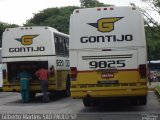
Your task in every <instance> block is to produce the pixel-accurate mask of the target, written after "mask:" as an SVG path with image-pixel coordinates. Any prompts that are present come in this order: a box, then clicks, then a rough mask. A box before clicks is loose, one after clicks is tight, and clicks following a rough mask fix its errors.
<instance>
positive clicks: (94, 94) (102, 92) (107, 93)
mask: <svg viewBox="0 0 160 120" xmlns="http://www.w3.org/2000/svg"><path fill="white" fill-rule="evenodd" d="M147 90H148V89H147V86H144V87H137V86H136V87H118V88H115V87H112V88H108V87H106V88H71V97H72V98H77V99H80V98H86V97H91V98H103V97H105V98H106V97H131V96H147Z"/></svg>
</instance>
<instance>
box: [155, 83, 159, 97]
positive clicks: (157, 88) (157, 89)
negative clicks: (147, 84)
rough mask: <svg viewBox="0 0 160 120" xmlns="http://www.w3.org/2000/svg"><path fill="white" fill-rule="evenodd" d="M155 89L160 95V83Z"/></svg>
mask: <svg viewBox="0 0 160 120" xmlns="http://www.w3.org/2000/svg"><path fill="white" fill-rule="evenodd" d="M155 91H156V92H157V93H158V94H159V95H160V85H157V86H156V87H155Z"/></svg>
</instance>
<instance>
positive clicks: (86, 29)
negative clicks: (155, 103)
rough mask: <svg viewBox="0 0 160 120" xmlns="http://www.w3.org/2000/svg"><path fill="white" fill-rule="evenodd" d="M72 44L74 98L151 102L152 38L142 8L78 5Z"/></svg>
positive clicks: (87, 103)
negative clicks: (148, 43)
mask: <svg viewBox="0 0 160 120" xmlns="http://www.w3.org/2000/svg"><path fill="white" fill-rule="evenodd" d="M69 49H70V63H71V64H70V69H71V96H72V98H79V99H83V103H84V105H85V106H90V105H92V104H97V103H100V102H101V100H102V101H103V100H104V99H107V98H117V99H119V98H123V99H124V100H126V101H127V102H131V103H134V104H138V105H145V104H146V102H147V98H146V97H147V75H146V68H147V53H146V40H145V31H144V23H143V17H142V14H141V13H140V11H139V10H138V9H137V8H135V7H98V8H85V9H76V10H74V12H73V14H72V15H71V18H70V43H69ZM128 99H129V100H128Z"/></svg>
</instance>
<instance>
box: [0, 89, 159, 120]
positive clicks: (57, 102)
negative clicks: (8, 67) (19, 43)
mask: <svg viewBox="0 0 160 120" xmlns="http://www.w3.org/2000/svg"><path fill="white" fill-rule="evenodd" d="M41 97H42V96H41V95H38V96H36V98H35V99H34V100H33V101H32V102H30V103H22V102H21V97H20V94H19V93H5V92H1V93H0V119H6V115H11V114H18V115H21V114H29V115H30V114H34V115H39V118H31V119H53V118H55V119H61V118H62V119H68V120H70V119H76V120H160V97H159V96H158V95H157V94H155V93H154V92H153V91H150V92H148V97H147V100H148V102H147V105H145V106H129V105H122V104H116V105H115V104H114V103H113V104H109V105H104V106H99V107H90V108H85V107H84V106H83V103H82V100H79V99H71V98H70V97H67V98H64V97H57V96H55V97H54V98H53V99H52V100H51V101H50V102H49V103H42V102H41ZM42 114H43V116H42ZM45 115H50V116H47V117H46V116H45ZM56 115H61V117H57V116H56ZM63 115H66V116H63ZM55 116H56V117H55ZM9 119H10V118H9ZM27 119H28V118H27Z"/></svg>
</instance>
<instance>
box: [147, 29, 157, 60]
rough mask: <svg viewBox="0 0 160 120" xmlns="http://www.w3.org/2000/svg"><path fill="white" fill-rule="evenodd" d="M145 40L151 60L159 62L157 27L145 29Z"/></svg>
mask: <svg viewBox="0 0 160 120" xmlns="http://www.w3.org/2000/svg"><path fill="white" fill-rule="evenodd" d="M145 30H146V39H147V45H148V46H149V54H150V59H151V60H160V32H159V30H158V28H157V27H152V28H150V27H146V28H145Z"/></svg>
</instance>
